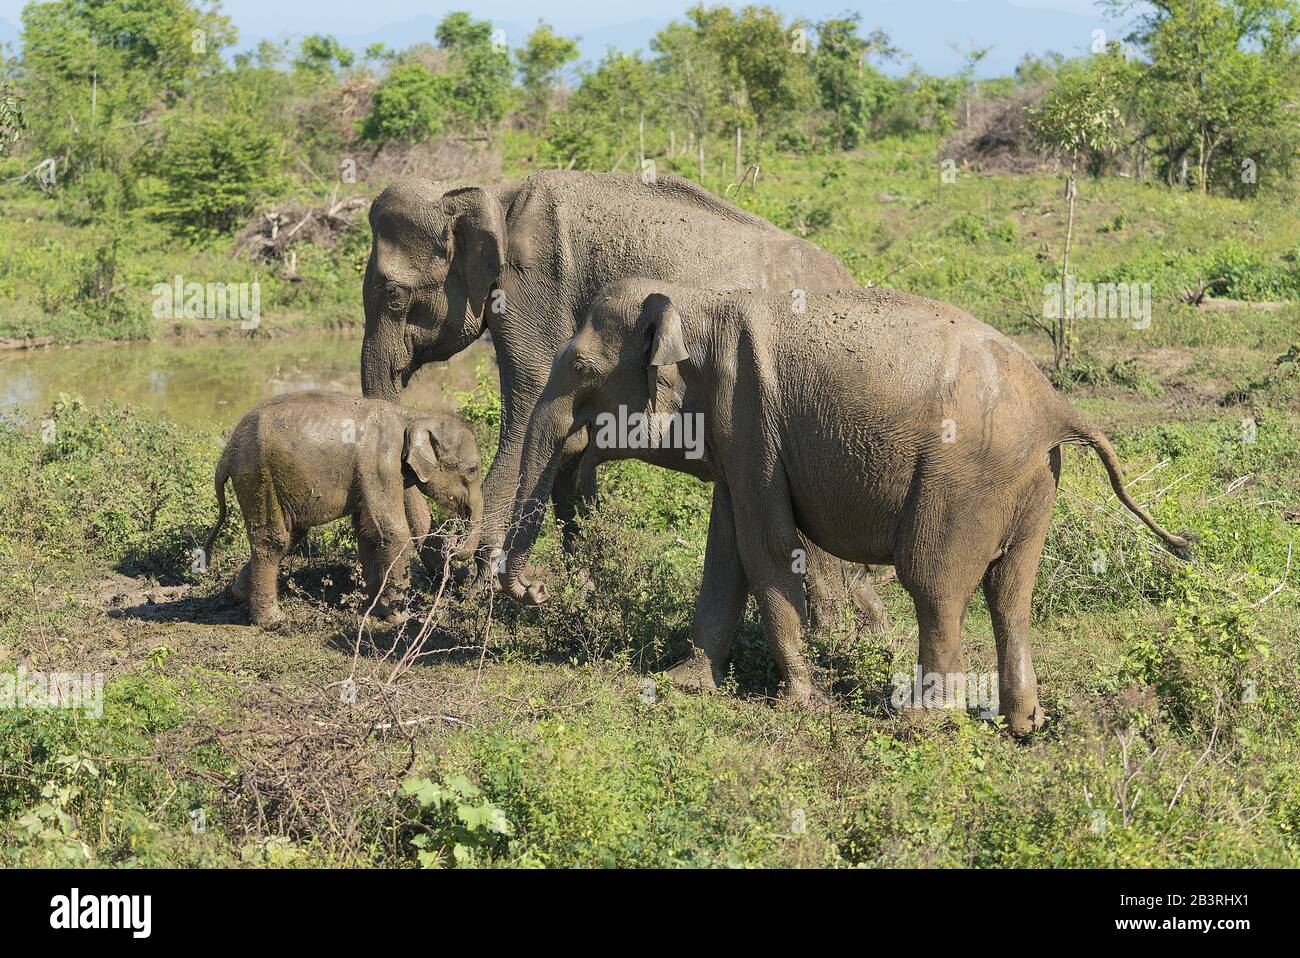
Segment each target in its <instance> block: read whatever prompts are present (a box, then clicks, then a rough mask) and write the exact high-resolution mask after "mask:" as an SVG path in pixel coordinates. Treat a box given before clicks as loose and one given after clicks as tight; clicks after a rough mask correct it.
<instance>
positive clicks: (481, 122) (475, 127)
mask: <svg viewBox="0 0 1300 958" xmlns="http://www.w3.org/2000/svg"><path fill="white" fill-rule="evenodd" d="M435 35H436V37H437V38H438V43H439V45H440V46H441V47H442V48H443V49H445V50H447V51H448V53H449V54H450V61H449V62H450V67H451V72H452V79H451V112H452V115H453V117H454V118H455V120H456V122H457V123H458V124H459V125H460V126H462V127H463V128H466V129H468V130H471V131H473V132H477V133H480V134H481V135H483V136H485V137H486V138H487V139H488V140H491V138H492V132H493V130H494V129H495V128H496V126H497V124H498V123H500V122H501V120H502V118H503V117H504V116H505V114H506V110H507V109H508V108H509V105H510V53H509V52H508V51H507V50H506V48H505V46H504V45H498V44H494V43H493V42H492V24H491V23H489V22H487V21H486V20H482V21H476V20H474V19H472V18H471V17H470V15H469V14H468V13H449V14H448V15H447V16H446V17H444V18H443V20H442V22H441V23H439V24H438V28H437V30H436V31H435Z"/></svg>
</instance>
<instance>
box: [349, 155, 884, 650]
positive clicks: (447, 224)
mask: <svg viewBox="0 0 1300 958" xmlns="http://www.w3.org/2000/svg"><path fill="white" fill-rule="evenodd" d="M370 223H371V228H372V231H373V236H374V240H373V245H372V248H371V254H370V261H369V264H368V266H367V268H366V276H365V283H364V294H363V295H364V302H365V313H366V334H365V341H364V344H363V346H362V352H361V383H362V391H363V392H364V393H365V394H366V395H367V396H376V397H379V398H383V399H388V400H390V401H397V399H398V396H399V394H400V392H401V389H402V388H403V387H405V385H406V384H407V383H408V382H409V380H410V378H411V376H412V375H413V374H414V372H415V371H416V370H417V369H419V368H420V367H421V366H423V365H424V364H426V363H429V362H435V361H439V360H445V359H448V358H449V357H451V356H453V355H455V354H456V353H457V352H459V351H460V350H462V349H464V348H466V347H467V346H468V345H469V344H470V343H472V342H473V341H474V340H475V339H477V338H478V337H479V335H480V334H481V333H482V332H483V331H484V330H485V329H486V330H489V331H490V332H491V334H492V342H493V346H494V348H495V350H496V356H497V365H498V367H499V370H500V374H501V398H502V416H501V431H500V439H499V445H498V449H497V454H496V458H495V460H494V461H493V464H492V469H491V471H490V473H489V475H488V477H487V479H486V480H485V482H484V499H485V501H486V510H487V514H486V519H485V522H484V529H483V539H482V544H481V546H480V549H479V555H480V559H481V561H482V563H484V564H486V563H487V562H489V561H490V560H491V558H492V556H493V554H494V553H495V552H496V550H497V549H499V548H500V547H501V546H502V545H503V543H504V541H505V527H506V525H505V524H506V519H507V516H508V514H509V511H510V504H511V502H512V500H513V498H514V493H515V485H516V482H517V479H518V476H519V468H520V458H521V453H522V450H523V442H524V433H525V430H526V429H527V427H528V420H529V417H530V415H531V414H532V411H533V406H534V405H535V404H536V402H537V399H538V397H539V396H540V394H541V391H542V387H543V386H544V385H545V383H546V379H547V376H548V375H549V373H550V369H551V361H552V359H553V358H554V356H555V353H556V352H557V351H558V350H559V349H560V347H561V346H562V345H563V344H564V343H565V341H566V340H568V338H569V337H570V336H571V335H572V334H573V331H574V328H575V325H576V322H577V319H578V318H579V317H580V316H583V315H584V314H585V313H586V312H587V310H588V309H589V307H590V306H591V302H592V300H593V298H594V297H595V295H596V293H597V291H598V290H599V289H600V288H601V287H602V286H603V285H604V284H605V283H607V282H610V281H612V280H614V279H617V278H619V277H622V276H626V275H632V274H635V275H641V276H647V277H651V278H656V279H660V280H663V281H665V282H681V283H690V284H692V285H696V286H700V287H703V288H708V289H741V288H753V289H772V290H791V289H795V288H805V287H809V286H853V285H855V283H854V280H853V277H852V276H851V275H850V274H849V273H848V271H847V270H845V269H844V267H843V265H842V264H841V263H840V262H839V260H838V259H836V258H835V257H834V256H832V255H830V254H829V253H827V252H825V251H824V250H821V249H819V248H817V247H816V246H814V245H812V244H811V243H807V242H805V241H803V240H800V239H796V238H795V237H792V236H790V235H789V234H787V233H785V232H783V231H781V230H779V229H777V228H776V227H775V226H773V225H772V224H771V223H769V222H767V221H766V220H764V219H761V218H760V217H757V216H754V215H752V214H750V213H747V212H745V211H744V210H741V209H739V208H738V207H736V206H734V205H732V204H730V203H728V202H726V201H725V200H721V199H718V198H717V197H715V196H713V195H712V194H711V193H709V192H707V191H705V190H702V189H700V188H699V187H698V186H696V185H695V184H694V183H691V182H690V181H688V180H683V179H681V178H679V177H675V176H660V177H658V179H657V181H656V182H655V183H653V184H645V183H643V182H642V181H641V179H640V177H639V176H636V175H632V174H597V173H577V172H561V171H555V172H545V173H537V174H534V175H533V176H530V177H528V178H527V179H525V180H519V181H514V182H510V183H505V184H501V185H497V186H491V187H483V188H480V187H460V188H454V189H453V188H450V186H449V185H448V184H445V183H444V184H437V183H432V182H429V181H426V180H407V181H402V182H398V183H395V184H394V185H392V186H390V187H389V188H388V189H386V190H385V191H384V192H383V193H382V194H381V195H380V196H379V197H378V198H377V199H376V200H375V202H374V203H373V204H372V206H371V209H370ZM586 445H587V440H586V436H585V435H583V434H574V435H573V436H572V437H571V438H570V441H569V443H568V444H567V447H566V449H565V450H564V455H563V456H562V457H561V459H560V462H559V465H558V466H557V468H556V469H555V471H554V480H553V483H552V485H551V487H550V496H551V499H552V500H553V502H554V505H555V511H556V516H557V517H558V518H559V519H561V520H562V521H563V522H564V523H565V531H566V542H568V543H571V539H572V535H573V532H574V528H575V527H574V518H575V516H576V514H577V512H578V508H579V504H580V502H590V501H591V500H592V499H593V498H594V495H595V479H594V477H595V465H596V464H597V463H598V462H599V461H602V459H604V458H608V456H606V455H603V454H600V455H593V456H589V457H588V458H587V459H586V461H585V463H584V462H583V461H582V459H581V455H580V454H581V453H582V452H583V450H584V448H585V447H586ZM664 452H665V454H664V455H658V456H654V457H651V456H640V455H638V458H647V459H648V460H651V461H654V462H656V463H657V464H659V465H662V466H666V467H667V468H670V469H677V470H680V471H684V472H690V473H693V474H695V475H699V476H701V477H702V478H709V477H710V476H709V474H708V472H707V467H706V468H705V469H704V471H701V467H700V465H699V464H698V463H695V462H692V461H689V460H687V459H685V457H684V456H682V455H681V454H680V453H676V454H674V453H672V452H670V451H664ZM415 498H416V501H408V508H409V509H411V510H412V511H418V510H419V509H420V508H422V504H421V503H420V502H419V501H418V497H415ZM812 551H813V552H814V553H815V551H816V550H812ZM812 562H813V564H814V568H817V569H820V568H822V567H825V566H829V567H831V568H832V569H834V570H836V572H838V566H839V563H835V562H833V561H830V560H827V559H826V557H822V556H817V555H814V556H812ZM811 578H813V579H816V580H817V581H812V582H810V587H811V588H812V590H813V591H814V593H817V594H825V595H830V594H832V593H833V591H834V590H833V588H832V583H831V582H830V579H831V578H832V577H831V576H826V577H825V578H824V579H823V578H821V577H811ZM854 598H855V601H857V602H858V604H859V607H860V608H863V609H864V610H868V611H869V612H870V613H875V615H874V616H873V617H874V618H876V619H877V624H878V625H879V624H880V620H881V619H883V607H881V605H880V602H879V599H877V598H876V596H875V593H874V592H872V591H871V589H870V586H869V585H867V584H866V583H865V582H863V583H860V586H859V588H858V589H857V590H856V594H855V596H854Z"/></svg>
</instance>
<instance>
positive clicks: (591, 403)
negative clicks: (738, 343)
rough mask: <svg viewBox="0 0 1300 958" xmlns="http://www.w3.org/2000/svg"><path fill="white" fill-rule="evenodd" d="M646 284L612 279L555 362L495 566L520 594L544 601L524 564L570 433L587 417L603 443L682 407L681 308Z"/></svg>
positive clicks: (538, 407)
mask: <svg viewBox="0 0 1300 958" xmlns="http://www.w3.org/2000/svg"><path fill="white" fill-rule="evenodd" d="M648 288H649V287H648V285H646V284H645V283H639V282H637V281H620V282H617V283H613V284H611V285H610V286H607V287H606V288H605V289H604V290H602V291H601V293H600V294H599V296H598V297H597V298H596V300H595V302H594V303H593V305H592V307H591V311H590V312H589V314H588V316H587V317H586V318H585V319H584V320H583V321H582V322H581V323H579V325H578V329H577V331H576V332H575V333H574V335H573V336H572V337H571V338H570V339H569V341H568V342H567V343H566V344H565V345H564V348H563V349H561V350H560V351H559V353H557V354H556V356H555V359H554V361H553V362H552V364H551V372H550V376H549V377H548V378H547V382H546V387H545V389H544V390H543V391H542V395H541V398H540V399H539V400H538V402H537V405H536V406H535V407H534V409H533V414H532V417H531V418H530V419H529V422H528V431H527V433H526V435H525V438H524V452H523V458H522V460H521V461H520V468H519V487H518V489H517V491H516V493H515V501H514V506H513V508H512V510H511V516H510V529H509V532H508V534H507V537H506V561H505V565H504V567H503V568H502V569H501V571H500V573H499V576H498V577H499V579H500V582H501V586H502V588H503V589H505V590H506V592H508V593H509V594H510V595H511V596H512V597H513V598H514V599H516V600H517V601H520V602H523V603H525V604H528V605H540V604H541V603H542V602H545V601H546V597H547V594H546V587H545V585H543V584H542V583H540V582H535V583H528V582H526V581H525V580H524V570H525V568H526V565H527V557H528V554H529V552H530V551H531V550H532V547H533V544H534V543H535V542H536V540H537V535H538V532H539V531H540V528H541V522H542V517H543V516H544V514H545V510H546V500H547V498H548V496H549V495H550V490H551V486H552V484H553V482H554V480H555V473H556V470H557V469H558V468H559V464H560V457H561V453H562V451H563V449H564V445H565V442H566V441H567V440H568V438H569V437H570V436H572V435H573V434H574V433H576V432H577V431H579V430H581V429H583V428H588V427H591V429H592V432H591V436H592V441H593V442H594V443H595V444H596V446H597V447H598V448H603V447H604V444H607V443H610V442H620V441H622V440H623V439H625V438H627V430H625V429H623V428H622V426H623V425H629V426H630V427H631V428H632V429H636V428H638V424H639V428H642V429H652V430H653V429H657V428H658V426H657V425H656V424H653V423H652V422H651V421H650V420H649V416H648V414H650V413H656V414H658V416H663V415H665V414H667V415H671V414H672V413H673V412H675V411H677V410H679V409H680V405H681V400H682V389H683V388H684V387H683V385H682V380H681V378H680V377H679V376H678V375H677V372H676V369H675V366H676V364H677V363H679V362H681V361H682V360H684V359H687V358H688V354H687V351H686V344H685V341H684V340H683V336H682V321H681V316H680V315H679V314H678V312H677V310H676V308H675V307H674V306H673V304H672V302H671V301H670V300H669V299H668V298H667V297H666V296H663V295H661V294H659V293H654V292H651V293H649V295H647V294H646V290H648ZM658 421H662V420H658ZM607 427H612V428H607ZM654 441H658V439H656V440H654Z"/></svg>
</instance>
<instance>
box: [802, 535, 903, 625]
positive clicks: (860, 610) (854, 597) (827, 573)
mask: <svg viewBox="0 0 1300 958" xmlns="http://www.w3.org/2000/svg"><path fill="white" fill-rule="evenodd" d="M799 538H800V539H801V540H802V542H803V546H802V547H803V548H804V550H805V551H806V554H807V556H808V570H807V572H806V573H804V587H805V589H806V590H807V593H808V617H809V619H810V620H811V623H812V625H813V626H814V627H815V628H817V629H835V628H837V627H839V626H840V625H842V624H843V622H844V616H845V614H846V613H848V612H850V611H851V610H856V611H857V614H858V615H859V616H860V618H861V620H862V623H863V625H864V626H865V627H866V629H867V631H869V632H874V633H880V632H884V631H886V630H887V629H888V628H889V615H888V613H886V612H885V604H884V603H883V602H881V601H880V596H878V595H876V590H875V589H873V588H872V587H871V581H870V580H869V579H868V578H867V576H866V573H865V572H863V571H862V570H861V569H859V568H858V567H856V566H854V565H852V564H851V563H848V562H844V561H843V560H841V559H837V558H836V557H835V556H833V555H831V554H830V553H829V552H823V551H822V550H821V549H819V548H818V547H817V546H815V545H813V544H812V543H811V542H809V541H808V540H807V539H804V537H803V536H802V535H800V537H799Z"/></svg>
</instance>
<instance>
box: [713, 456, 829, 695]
mask: <svg viewBox="0 0 1300 958" xmlns="http://www.w3.org/2000/svg"><path fill="white" fill-rule="evenodd" d="M733 504H734V511H735V514H736V522H735V530H736V544H737V546H738V549H739V552H740V558H741V562H742V563H743V565H744V568H745V575H746V576H747V577H748V579H749V585H750V589H751V591H752V592H753V595H754V599H755V601H756V602H757V603H758V614H759V618H760V619H762V622H763V634H764V636H765V637H766V638H767V642H768V645H769V646H770V647H771V649H772V655H773V656H774V657H775V659H776V664H777V667H778V668H779V669H780V670H781V675H782V677H783V678H784V679H785V687H784V689H783V691H782V697H783V698H784V699H785V700H786V701H787V702H789V703H791V704H793V705H800V706H802V705H807V704H810V703H811V702H812V701H813V700H814V699H815V697H816V693H815V690H814V688H813V682H812V669H811V668H810V667H809V665H808V660H807V659H806V658H804V655H803V652H802V649H801V644H802V639H803V633H804V630H805V629H806V627H807V624H808V610H807V602H806V601H805V599H804V583H803V576H802V575H801V574H800V573H799V572H796V571H795V569H796V565H795V562H794V557H795V550H796V549H798V548H801V547H802V540H801V539H800V537H799V532H798V529H797V528H796V526H795V521H794V510H793V507H792V505H791V503H790V491H789V487H788V484H787V480H786V478H785V475H784V474H778V475H777V476H775V477H773V479H772V480H771V483H770V485H769V486H768V487H767V488H766V489H752V490H746V491H744V492H738V493H736V494H735V499H734V502H733Z"/></svg>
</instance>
